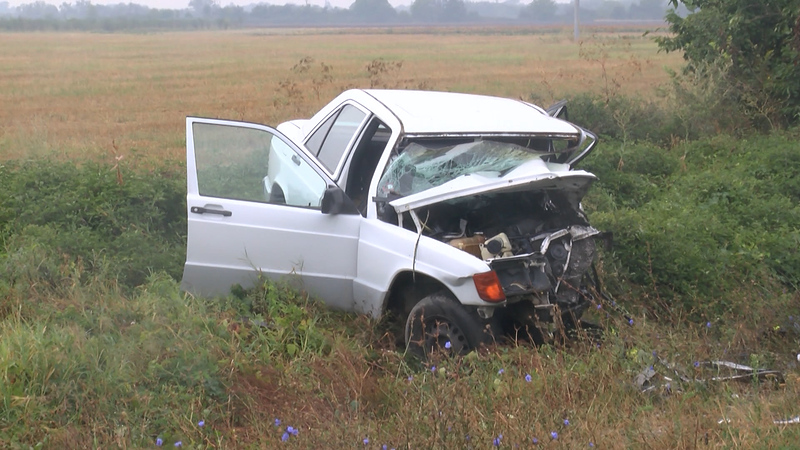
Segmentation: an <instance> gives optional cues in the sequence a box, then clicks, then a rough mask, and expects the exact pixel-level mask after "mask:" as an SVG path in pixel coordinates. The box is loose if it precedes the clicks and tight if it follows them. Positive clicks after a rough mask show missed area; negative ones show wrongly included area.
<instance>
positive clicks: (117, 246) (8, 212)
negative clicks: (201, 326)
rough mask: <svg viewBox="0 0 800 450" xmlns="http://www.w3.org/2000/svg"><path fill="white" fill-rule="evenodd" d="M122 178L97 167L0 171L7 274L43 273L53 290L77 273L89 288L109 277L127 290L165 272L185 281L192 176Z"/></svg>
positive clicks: (132, 174)
mask: <svg viewBox="0 0 800 450" xmlns="http://www.w3.org/2000/svg"><path fill="white" fill-rule="evenodd" d="M122 173H124V177H123V178H121V179H120V178H118V177H117V173H116V172H115V171H113V168H111V167H107V166H102V165H98V164H91V163H90V164H84V165H76V164H74V163H61V162H43V161H40V162H25V163H9V164H7V165H5V166H2V167H0V189H2V192H3V193H4V195H3V197H2V198H0V238H2V240H3V242H4V243H5V248H4V249H2V250H0V252H2V253H0V267H3V268H4V269H5V271H6V273H7V274H9V277H10V278H11V279H12V280H17V281H24V280H25V279H26V277H30V276H32V274H31V271H38V272H40V275H42V276H43V277H44V279H46V280H47V281H48V283H49V284H50V285H52V286H55V285H57V284H58V283H59V277H61V278H63V277H64V275H65V273H64V271H65V270H66V271H67V272H69V267H70V266H76V265H77V266H80V268H81V271H80V272H81V274H82V277H84V280H85V277H91V276H94V275H97V274H100V273H102V274H103V276H111V277H113V278H115V279H117V281H118V282H119V283H120V284H122V285H124V286H127V287H133V286H137V285H139V284H141V283H143V282H144V281H145V279H146V278H147V276H148V275H149V274H150V273H153V272H158V271H164V272H166V273H168V274H169V275H171V276H173V277H175V278H178V277H179V276H180V273H181V265H182V264H181V263H182V261H183V258H184V255H185V235H186V206H185V197H186V195H185V192H186V187H185V176H184V175H183V173H182V172H179V171H177V170H174V169H173V170H166V169H159V170H154V171H149V172H146V171H139V172H136V171H128V170H126V171H123V172H122ZM20 258H27V259H30V258H38V261H28V262H30V264H20V262H19V259H20ZM44 272H46V273H44Z"/></svg>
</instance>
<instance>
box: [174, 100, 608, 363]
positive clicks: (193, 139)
mask: <svg viewBox="0 0 800 450" xmlns="http://www.w3.org/2000/svg"><path fill="white" fill-rule="evenodd" d="M559 110H563V104H559V105H556V107H555V108H551V110H549V112H550V114H548V111H545V110H543V109H541V108H539V107H537V106H534V105H531V104H529V103H525V102H522V101H518V100H511V99H503V98H495V97H487V96H479V95H467V94H455V93H445V92H422V91H402V90H349V91H346V92H344V93H342V94H341V95H339V96H338V97H337V98H335V99H334V100H333V101H332V102H330V103H329V104H328V105H327V106H325V107H324V108H323V109H322V110H321V111H320V112H318V113H317V114H316V115H315V116H314V117H312V118H311V119H309V120H295V121H291V122H287V123H284V124H281V125H280V126H279V127H278V129H277V130H275V129H273V128H269V127H266V126H263V125H257V124H252V123H243V122H233V121H227V120H216V119H203V118H196V117H189V118H187V119H186V150H187V172H188V179H187V181H188V195H187V203H188V216H189V221H188V223H189V230H188V245H187V254H186V265H185V268H184V274H183V284H182V287H183V288H184V289H185V290H186V291H189V292H191V293H193V294H196V295H205V296H208V295H217V294H226V293H228V292H229V291H230V288H231V286H232V285H235V284H240V285H242V286H245V287H247V286H252V285H253V283H254V282H255V281H256V280H257V279H258V276H259V274H263V275H265V276H268V277H270V278H275V279H280V278H285V277H287V276H290V278H292V279H295V280H299V281H301V282H302V287H303V288H304V289H306V290H307V291H309V292H310V293H312V294H313V295H315V296H317V297H318V298H319V299H321V300H322V301H324V302H325V303H327V304H328V305H330V306H331V307H334V308H338V309H343V310H348V311H356V312H359V313H365V314H370V315H372V316H374V317H379V316H381V315H382V314H384V313H387V312H391V313H394V314H395V315H396V316H397V317H399V318H401V319H402V320H404V323H405V341H406V344H407V345H408V346H409V348H410V349H411V350H412V351H414V352H415V353H417V354H424V353H426V352H429V351H431V350H433V349H434V348H442V349H444V348H447V349H448V351H450V352H454V353H464V352H467V351H469V350H471V349H473V348H476V347H477V346H479V345H480V344H481V343H484V342H487V341H490V340H491V339H492V338H493V336H494V335H496V333H498V332H499V330H500V329H501V327H506V329H513V328H509V327H510V326H512V325H513V326H516V327H517V328H516V329H517V330H527V332H528V333H529V334H530V335H535V334H536V330H537V329H538V326H539V325H540V324H546V323H553V322H554V321H555V322H558V321H560V320H565V321H568V322H569V321H574V320H575V319H576V318H578V317H580V315H581V313H582V312H583V310H584V309H585V307H586V305H587V303H588V300H587V299H588V297H587V296H588V294H587V292H586V288H585V286H584V278H585V275H586V273H587V271H588V270H589V269H590V266H591V263H592V260H593V256H594V250H595V244H594V239H592V237H593V236H595V235H597V234H598V231H597V230H595V229H594V228H592V227H591V226H590V225H589V223H588V221H587V219H586V216H585V215H584V213H583V211H582V209H581V204H580V202H581V199H582V197H583V196H584V194H585V193H586V191H587V189H588V188H589V186H590V185H591V183H592V181H593V180H594V179H595V176H594V175H592V174H591V173H588V172H585V171H582V170H574V169H573V166H574V165H575V164H576V163H577V162H578V161H580V160H581V159H582V158H584V157H585V156H586V155H587V154H588V153H589V152H590V151H591V150H592V148H593V146H594V145H595V143H596V137H595V136H594V135H593V134H591V133H590V132H588V131H586V130H583V129H581V128H580V127H577V126H575V125H573V124H571V123H569V122H566V121H564V120H561V119H558V118H555V117H551V115H556V113H557V112H558V111H559ZM448 342H449V344H448Z"/></svg>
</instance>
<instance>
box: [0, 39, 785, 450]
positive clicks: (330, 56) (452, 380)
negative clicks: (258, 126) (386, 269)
mask: <svg viewBox="0 0 800 450" xmlns="http://www.w3.org/2000/svg"><path fill="white" fill-rule="evenodd" d="M644 31H645V30H613V29H603V28H597V29H587V30H585V31H584V40H583V43H582V44H581V45H577V44H574V43H572V42H571V30H568V29H549V28H548V29H534V28H510V29H509V28H507V29H499V28H441V29H414V28H396V29H391V30H378V29H357V30H351V29H314V30H289V29H285V30H284V29H280V30H274V29H273V30H241V31H230V32H221V31H220V32H192V33H159V34H140V35H137V34H88V33H86V34H83V33H81V34H62V33H59V34H49V33H36V34H0V47H2V51H0V192H2V193H3V194H0V239H1V241H0V242H2V247H0V448H20V449H21V448H53V449H61V448H101V447H102V448H109V447H116V448H154V447H156V446H157V445H163V446H165V447H167V446H169V447H172V446H173V445H175V444H176V443H178V442H180V443H181V444H182V445H183V447H185V448H283V447H286V448H298V449H311V448H314V449H317V448H319V449H324V448H369V449H380V448H384V447H383V446H384V445H385V446H386V448H398V449H399V448H403V449H452V448H463V449H484V448H496V447H499V448H509V449H511V448H539V447H546V448H570V449H574V448H592V447H594V448H606V449H608V448H614V449H616V448H635V449H662V448H663V449H666V448H681V449H689V448H698V447H700V448H706V447H708V448H746V449H749V448H785V449H789V448H797V443H798V442H800V424H779V423H775V421H776V420H784V419H790V418H793V417H795V416H797V415H798V414H800V407H798V404H800V372H798V366H797V364H795V363H794V358H795V354H796V353H797V350H798V344H800V339H799V338H798V336H800V325H798V322H797V318H798V317H800V294H798V291H797V282H796V281H795V280H797V276H798V274H797V272H800V271H798V270H797V268H798V267H800V256H798V254H797V253H798V252H797V250H796V249H797V247H798V245H800V237H798V233H797V230H796V227H795V225H794V224H796V223H800V207H798V206H797V205H798V202H800V185H798V181H796V180H800V156H795V155H800V153H798V152H796V151H795V150H796V142H797V139H798V136H800V133H798V131H797V130H788V131H785V132H779V133H775V134H774V135H770V136H755V137H752V138H744V139H743V138H741V137H738V136H729V135H720V136H706V137H703V138H701V139H698V140H696V141H693V142H683V140H682V139H683V138H681V137H680V136H679V137H678V138H676V139H674V140H671V138H672V137H673V136H671V135H668V136H667V139H663V140H661V141H659V142H658V143H654V142H651V141H648V140H647V137H648V133H649V131H648V132H642V134H641V142H638V141H637V139H639V138H633V137H631V138H630V139H627V138H626V136H627V135H624V137H621V138H619V139H618V140H617V139H605V140H604V141H603V142H602V143H601V146H599V148H598V150H597V151H596V152H595V153H594V154H593V155H592V156H591V157H590V158H587V160H586V161H585V162H584V163H582V164H585V165H584V167H586V168H588V169H589V170H592V171H593V172H595V173H597V174H598V175H599V177H600V181H599V182H598V183H597V184H596V185H595V186H594V187H593V188H592V191H591V193H590V195H589V196H588V197H587V202H586V207H587V211H588V212H589V213H590V215H591V217H592V221H593V223H594V224H595V225H596V226H601V227H603V229H604V230H613V231H614V232H615V233H616V240H617V243H616V248H615V249H613V250H607V251H603V254H602V258H601V259H600V261H599V267H598V268H599V271H600V273H601V274H602V275H603V276H604V277H605V280H606V281H607V285H608V290H609V292H612V293H613V294H614V295H615V297H616V302H619V305H620V306H621V307H624V308H627V312H626V311H621V310H619V309H617V303H616V302H614V301H612V300H610V299H609V300H604V299H600V298H599V297H597V298H596V300H597V303H596V305H595V306H594V307H593V308H592V311H591V313H590V314H589V316H590V317H589V318H590V319H591V320H593V321H594V322H596V323H598V324H599V326H600V327H601V328H602V330H603V332H604V337H603V339H602V341H601V342H597V341H596V340H592V339H575V340H571V341H568V342H567V344H566V345H555V346H543V347H541V348H534V347H532V346H530V345H529V344H528V343H526V342H522V341H520V342H507V343H505V345H500V346H496V347H493V348H490V349H485V350H484V351H481V352H475V353H472V354H470V355H469V356H467V357H464V358H461V359H450V358H446V357H443V358H441V359H435V360H433V361H431V362H430V363H428V364H420V363H419V362H417V361H414V360H412V359H410V358H407V357H406V355H404V354H403V349H402V347H398V346H397V345H396V341H397V339H396V337H395V331H396V329H395V328H393V327H392V325H391V324H388V323H385V322H376V321H373V320H370V319H368V318H366V317H358V316H353V315H348V314H342V313H337V312H332V311H329V310H327V309H324V308H322V307H321V306H320V305H318V304H316V303H314V302H313V301H311V299H308V298H306V297H305V296H304V295H303V294H302V293H299V292H296V291H293V290H289V289H286V288H285V287H284V286H281V285H273V284H265V285H264V286H262V287H261V288H260V289H257V290H255V291H253V292H249V293H244V294H241V295H232V296H229V297H227V298H224V299H200V298H192V297H189V296H187V295H185V294H184V293H182V292H180V290H179V280H178V278H179V277H180V273H181V269H182V262H183V258H184V254H185V253H184V251H185V243H184V239H185V217H184V216H185V206H186V205H185V201H184V199H183V196H184V195H185V179H184V169H183V167H184V152H185V147H184V139H185V136H184V133H185V122H184V117H185V116H186V115H197V116H207V117H221V118H232V119H241V120H247V121H253V122H259V123H267V124H273V125H275V124H278V123H280V122H282V121H284V120H287V119H291V118H299V117H307V116H309V115H310V114H312V113H313V112H315V111H316V110H317V109H318V108H319V107H320V106H321V105H323V104H325V103H326V102H327V101H328V100H329V99H330V98H332V97H333V96H335V95H337V94H338V93H339V92H340V91H341V90H342V89H345V88H347V87H370V86H376V87H403V88H415V87H421V88H426V89H440V90H453V91H465V92H473V93H482V94H494V95H502V96H509V97H521V98H524V99H534V100H536V101H540V102H542V103H547V102H548V101H551V100H555V99H559V98H561V97H562V96H568V95H571V94H576V93H591V94H594V95H596V98H597V99H599V100H598V102H599V103H598V104H599V105H600V106H599V107H598V108H599V109H597V110H596V111H595V112H597V113H598V114H600V113H603V114H606V115H607V116H608V117H611V118H612V119H613V118H614V117H617V116H614V112H608V110H607V109H603V108H604V106H603V105H604V104H605V106H608V103H609V100H614V101H616V100H620V99H623V97H624V99H623V100H624V101H622V102H621V103H620V104H621V105H623V107H626V106H625V105H628V107H631V109H628V110H626V111H623V112H625V113H626V114H633V113H631V111H640V110H635V109H633V106H632V105H636V104H639V103H642V104H645V103H646V105H645V106H646V107H647V108H650V106H652V105H651V103H648V102H650V101H652V102H654V103H658V101H659V98H660V95H661V94H660V93H659V91H658V88H659V87H660V86H662V85H666V84H667V83H668V82H669V76H668V75H667V72H666V71H665V70H664V69H665V67H666V68H671V69H678V68H679V67H680V65H681V57H680V55H676V54H669V55H667V54H664V53H658V52H657V48H656V46H655V44H654V43H653V42H652V41H651V40H650V38H649V37H643V36H642V33H643V32H644ZM368 67H371V68H372V72H371V73H370V72H369V71H368ZM604 100H605V102H604ZM640 100H641V102H640ZM626 102H627V103H626ZM612 103H613V102H612ZM693 107H694V105H687V110H691V108H693ZM617 111H619V110H617ZM641 111H650V109H642V110H641ZM647 117H651V116H647ZM653 117H655V116H653ZM663 117H669V116H668V115H665V116H663ZM686 117H688V118H689V119H691V118H692V117H694V116H691V115H687V116H686ZM612 119H609V120H608V121H607V122H609V123H612V122H614V120H612ZM631 123H633V122H631ZM645 125H647V126H650V125H651V124H645ZM637 126H639V125H637ZM648 129H649V128H648ZM748 139H749V140H748ZM667 141H669V142H671V144H669V145H666V144H664V143H663V142H667ZM143 211H146V212H145V213H143ZM781 270H782V271H781ZM776 273H777V274H778V275H775V274H776ZM675 280H677V282H674V281H675ZM714 359H731V360H736V361H737V362H742V363H748V364H751V365H753V366H768V367H773V368H777V369H781V370H783V372H784V374H785V380H783V381H784V382H781V381H779V380H777V379H772V380H766V381H765V380H760V379H758V378H757V377H753V378H747V379H745V380H744V381H743V382H741V381H740V382H714V381H708V380H709V378H711V377H714V376H720V375H725V371H723V370H717V369H714V368H711V367H708V366H705V365H704V364H701V362H702V361H707V360H714ZM695 363H696V364H695ZM651 367H652V368H653V370H654V371H656V372H658V375H656V376H654V378H653V380H652V381H653V385H654V386H656V387H655V388H654V389H652V390H650V391H649V392H647V393H642V392H640V389H639V388H638V387H636V386H635V384H634V382H633V380H634V378H635V377H636V375H637V374H639V373H641V372H642V371H645V370H647V369H648V368H651ZM678 373H680V374H683V375H684V376H685V377H686V378H685V379H684V380H680V379H679V376H678V375H677V374H678ZM666 377H669V379H667V378H666ZM278 422H280V423H278ZM287 427H292V429H296V430H297V433H296V435H295V434H294V433H292V430H291V429H289V428H287ZM159 443H160V444H159Z"/></svg>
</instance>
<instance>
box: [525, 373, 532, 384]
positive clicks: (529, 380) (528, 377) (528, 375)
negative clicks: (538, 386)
mask: <svg viewBox="0 0 800 450" xmlns="http://www.w3.org/2000/svg"><path fill="white" fill-rule="evenodd" d="M525 381H527V382H528V383H530V382H531V374H527V375H525Z"/></svg>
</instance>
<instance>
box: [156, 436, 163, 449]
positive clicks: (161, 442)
mask: <svg viewBox="0 0 800 450" xmlns="http://www.w3.org/2000/svg"><path fill="white" fill-rule="evenodd" d="M163 444H164V440H163V439H161V438H156V447H161V446H162V445H163Z"/></svg>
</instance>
